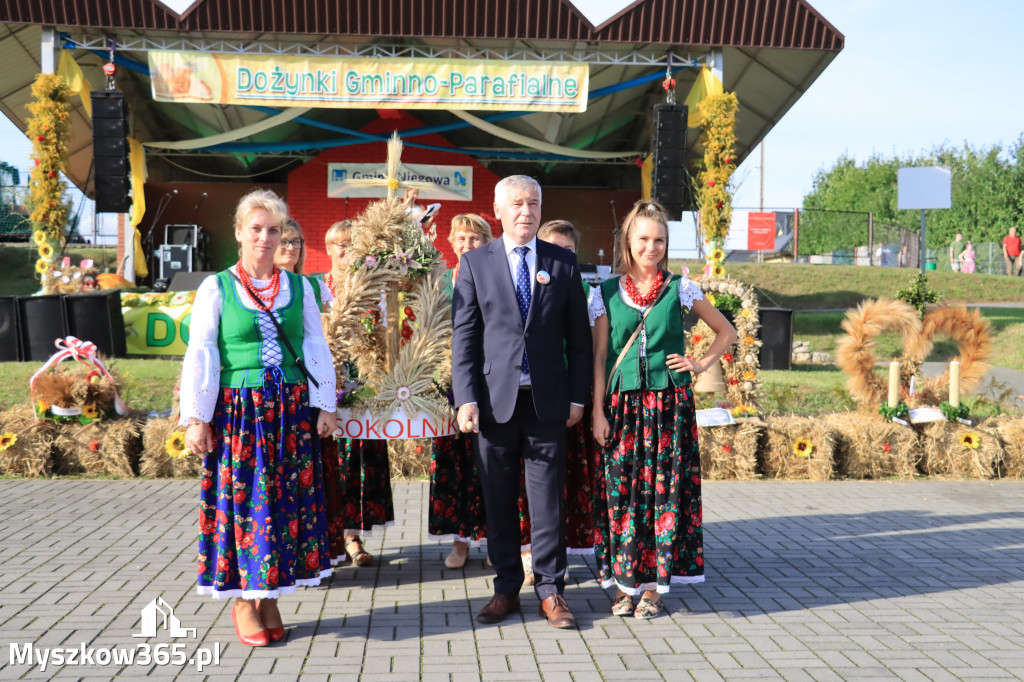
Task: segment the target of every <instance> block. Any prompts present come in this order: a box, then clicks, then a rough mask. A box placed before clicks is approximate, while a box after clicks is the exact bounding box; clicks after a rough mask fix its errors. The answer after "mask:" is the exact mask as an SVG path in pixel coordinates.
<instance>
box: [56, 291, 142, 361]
mask: <svg viewBox="0 0 1024 682" xmlns="http://www.w3.org/2000/svg"><path fill="white" fill-rule="evenodd" d="M64 309H65V311H66V313H67V318H68V329H70V330H71V332H70V333H71V335H72V336H75V337H78V338H79V339H83V340H87V341H92V342H93V343H95V344H96V350H97V351H99V352H100V353H102V354H103V355H106V356H108V357H113V358H120V357H124V356H125V355H126V354H127V353H128V348H127V345H126V343H125V337H124V316H123V315H121V294H120V292H118V291H105V292H101V293H95V294H92V293H89V294H71V295H68V296H65V297H64Z"/></svg>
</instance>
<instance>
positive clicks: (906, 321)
mask: <svg viewBox="0 0 1024 682" xmlns="http://www.w3.org/2000/svg"><path fill="white" fill-rule="evenodd" d="M843 330H844V331H845V332H846V334H847V336H846V337H845V338H844V339H842V340H841V341H840V342H839V345H838V346H837V347H836V364H837V365H838V366H839V368H840V369H841V370H843V371H844V372H845V373H846V375H847V379H846V386H847V388H848V389H849V391H850V395H851V396H853V399H854V400H856V401H857V402H858V403H860V404H862V405H866V406H877V405H879V404H881V402H882V401H883V400H885V398H886V394H887V392H888V384H887V383H886V380H885V379H884V378H883V377H882V376H880V375H879V374H876V373H875V369H874V368H875V363H876V362H878V361H879V358H878V357H876V355H875V349H876V348H877V347H878V340H877V337H878V335H879V334H882V333H885V332H894V333H896V334H899V336H900V338H902V339H903V354H902V355H901V357H900V394H901V396H904V397H905V395H906V393H907V392H908V390H909V386H910V378H911V377H913V376H915V375H916V374H917V373H918V371H919V370H920V368H921V361H922V359H923V357H924V356H923V355H921V351H922V350H923V347H922V346H921V344H920V336H921V317H920V316H919V315H918V314H917V311H916V310H914V309H913V308H911V307H910V306H909V305H908V304H907V303H904V302H903V301H892V300H889V299H885V298H880V299H877V300H871V301H864V302H863V303H861V304H860V305H859V306H857V307H856V308H855V309H854V310H851V311H849V312H848V313H846V319H845V320H843Z"/></svg>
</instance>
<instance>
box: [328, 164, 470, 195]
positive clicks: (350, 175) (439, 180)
mask: <svg viewBox="0 0 1024 682" xmlns="http://www.w3.org/2000/svg"><path fill="white" fill-rule="evenodd" d="M374 178H376V179H378V180H381V181H382V184H381V186H380V187H365V186H360V185H353V184H352V181H353V180H371V179H374ZM398 179H399V180H401V181H402V182H410V181H411V182H432V183H434V184H435V185H437V189H431V190H425V189H424V190H420V198H421V199H448V200H449V201H472V200H473V167H472V166H434V165H428V164H420V163H403V164H402V165H401V166H399V168H398ZM386 180H387V174H386V165H385V164H383V163H329V164H327V196H329V197H385V196H387V194H388V188H387V187H386V185H385V182H383V181H386Z"/></svg>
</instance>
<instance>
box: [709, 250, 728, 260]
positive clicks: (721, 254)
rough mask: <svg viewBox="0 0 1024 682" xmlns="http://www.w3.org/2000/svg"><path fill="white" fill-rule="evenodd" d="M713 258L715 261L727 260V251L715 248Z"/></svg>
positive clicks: (712, 253)
mask: <svg viewBox="0 0 1024 682" xmlns="http://www.w3.org/2000/svg"><path fill="white" fill-rule="evenodd" d="M711 260H712V261H713V262H715V263H721V262H723V261H725V251H724V250H722V249H715V250H714V251H712V252H711Z"/></svg>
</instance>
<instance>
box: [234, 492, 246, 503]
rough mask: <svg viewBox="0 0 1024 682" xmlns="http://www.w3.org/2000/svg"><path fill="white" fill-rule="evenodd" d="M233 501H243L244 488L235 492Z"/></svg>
mask: <svg viewBox="0 0 1024 682" xmlns="http://www.w3.org/2000/svg"><path fill="white" fill-rule="evenodd" d="M235 502H236V503H238V504H241V503H243V502H245V491H244V490H239V491H238V492H237V493H235Z"/></svg>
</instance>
